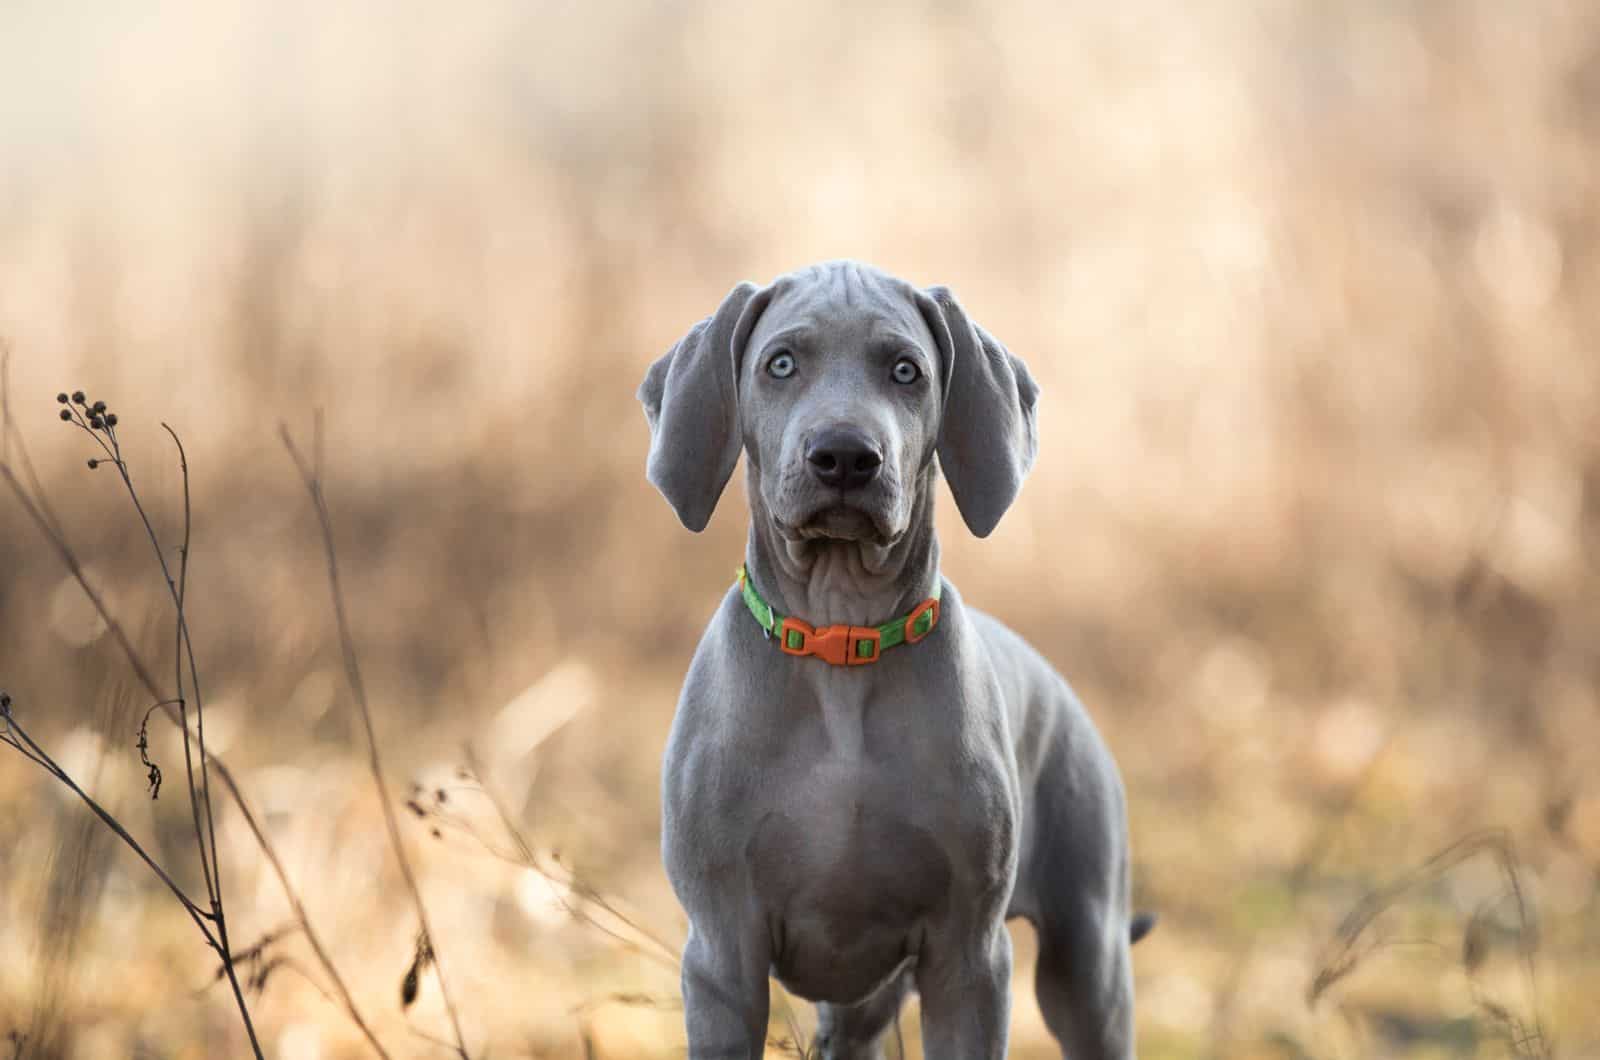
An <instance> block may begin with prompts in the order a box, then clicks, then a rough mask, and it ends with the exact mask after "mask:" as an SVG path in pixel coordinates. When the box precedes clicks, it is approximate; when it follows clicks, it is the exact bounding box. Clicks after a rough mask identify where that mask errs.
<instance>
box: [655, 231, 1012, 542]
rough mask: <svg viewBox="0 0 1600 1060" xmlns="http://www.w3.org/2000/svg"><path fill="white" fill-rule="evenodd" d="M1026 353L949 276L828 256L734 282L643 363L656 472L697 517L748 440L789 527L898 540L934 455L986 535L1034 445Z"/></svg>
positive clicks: (801, 532)
mask: <svg viewBox="0 0 1600 1060" xmlns="http://www.w3.org/2000/svg"><path fill="white" fill-rule="evenodd" d="M1037 397H1038V388H1037V387H1036V386H1035V385H1034V382H1033V378H1032V377H1031V376H1030V375H1029V374H1028V369H1027V366H1026V365H1024V364H1023V363H1022V361H1021V360H1019V359H1018V358H1016V357H1014V356H1012V355H1011V354H1010V353H1008V352H1007V351H1006V349H1005V347H1004V346H1001V345H1000V344H999V343H998V342H996V341H995V340H994V339H993V338H991V337H990V336H989V334H988V333H987V332H985V331H984V330H983V329H982V328H980V327H978V326H977V325H976V324H974V323H972V322H971V321H970V320H969V319H968V318H967V315H966V313H965V312H964V311H963V310H962V308H961V306H960V304H959V303H958V302H957V301H956V300H955V298H954V296H952V295H951V294H950V292H949V291H948V290H945V289H944V288H942V287H934V288H930V289H928V290H926V291H923V290H918V289H917V288H914V287H912V286H911V285H909V284H907V283H905V282H903V281H901V280H897V279H895V278H893V277H891V276H887V275H885V274H884V273H881V272H879V271H877V270H875V269H871V268H868V267H866V266H862V265H858V264H855V263H852V262H830V263H828V264H825V265H817V266H814V267H812V268H809V269H804V270H801V271H800V272H796V273H791V274H790V275H788V276H784V277H782V278H780V279H778V280H777V281H775V282H774V283H772V284H771V285H769V286H767V287H756V286H755V285H753V284H748V283H745V284H740V285H739V286H738V287H735V288H734V289H733V291H732V292H730V293H729V295H728V296H727V298H725V299H723V302H722V305H721V306H719V307H718V308H717V311H716V312H715V313H713V314H712V315H711V316H710V317H707V318H706V319H705V320H702V321H701V322H700V323H698V324H696V325H695V326H694V327H693V328H692V329H691V330H690V331H689V334H687V335H686V336H684V337H683V338H682V339H681V340H679V342H678V343H677V345H675V346H673V348H672V349H671V350H669V351H668V352H667V354H666V356H664V357H662V358H661V359H660V360H658V361H656V362H655V363H654V364H653V365H651V366H650V370H649V372H648V374H646V376H645V380H644V382H643V383H642V384H641V385H640V387H639V400H640V401H641V402H642V403H643V404H644V409H645V415H646V417H647V418H648V419H649V421H650V432H651V439H650V461H649V477H650V481H651V482H652V483H654V484H655V486H656V488H657V489H659V490H660V491H661V493H662V495H663V496H665V497H666V498H667V501H668V502H669V503H670V504H671V505H672V507H673V508H674V509H675V510H676V511H677V513H678V518H679V519H681V520H682V521H683V524H684V525H685V526H687V527H688V528H689V529H690V530H695V531H699V530H703V529H704V528H705V525H706V523H707V522H708V521H709V520H710V518H711V513H712V510H713V509H715V507H716V504H717V498H718V497H720V496H721V495H722V490H723V487H724V486H726V485H727V483H728V479H729V477H730V476H731V475H732V474H733V469H734V465H735V464H736V463H737V462H738V459H739V452H740V450H741V449H743V450H744V451H745V452H747V453H748V454H749V457H750V461H751V464H752V467H753V469H754V470H755V472H756V476H755V477H756V481H757V482H758V483H759V488H760V492H761V501H762V503H763V507H764V508H765V509H766V511H767V512H769V513H770V515H771V518H772V520H773V523H774V524H775V526H774V528H775V529H776V530H777V532H778V533H779V534H780V535H782V536H783V537H785V538H788V539H791V540H793V539H806V538H833V539H844V540H857V541H863V542H872V543H874V544H877V545H880V546H881V545H890V544H893V543H894V542H895V541H897V540H898V539H899V538H900V537H901V536H902V535H903V534H904V533H905V532H906V529H907V527H908V526H909V525H910V520H911V515H912V508H913V503H914V501H915V499H916V498H915V490H916V489H917V486H918V483H920V482H923V481H926V480H928V476H926V475H924V474H923V472H924V471H925V470H926V469H927V468H928V467H929V465H930V463H931V461H932V460H933V457H934V455H935V453H937V455H938V457H939V466H940V467H941V468H942V469H943V471H944V475H945V478H946V479H948V480H949V482H950V490H951V492H952V493H953V494H954V495H955V499H956V506H957V507H958V508H959V509H960V511H961V515H962V518H963V519H964V520H965V521H966V523H967V526H968V527H969V528H970V529H971V530H972V532H973V533H974V534H976V535H978V536H979V537H985V536H987V535H988V534H989V532H990V531H992V530H993V529H994V527H995V525H996V524H997V523H998V522H999V521H1000V517H1001V516H1002V515H1004V514H1005V511H1006V509H1007V508H1008V507H1010V505H1011V502H1012V501H1013V500H1014V499H1015V498H1016V495H1017V491H1018V490H1019V489H1020V488H1021V486H1022V480H1023V477H1024V476H1025V475H1026V474H1027V473H1028V469H1029V467H1031V466H1032V464H1033V458H1034V454H1035V452H1036V450H1037V448H1038V429H1037V421H1036V417H1035V403H1036V399H1037Z"/></svg>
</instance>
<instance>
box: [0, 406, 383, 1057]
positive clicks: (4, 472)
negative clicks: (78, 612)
mask: <svg viewBox="0 0 1600 1060" xmlns="http://www.w3.org/2000/svg"><path fill="white" fill-rule="evenodd" d="M4 429H5V431H6V433H7V436H8V437H9V436H10V435H11V434H13V433H15V427H14V426H13V425H12V424H11V421H10V419H9V416H7V417H6V418H5V422H4ZM15 441H16V455H17V460H18V462H19V463H20V465H21V467H22V468H23V471H24V473H25V474H26V475H27V477H28V481H29V483H30V484H31V486H32V489H31V490H30V489H29V488H28V486H25V485H24V484H23V482H22V481H21V480H20V479H19V478H18V477H17V475H16V473H15V471H13V469H12V467H11V465H10V464H9V463H5V462H0V479H4V481H5V483H6V485H7V486H8V487H9V489H10V491H11V493H12V495H13V496H14V497H15V498H16V499H17V501H18V503H20V504H21V505H22V508H23V511H24V512H25V513H26V514H27V515H28V517H29V519H31V520H32V521H33V523H34V525H35V526H37V527H38V529H39V532H40V533H41V534H42V535H43V537H44V539H45V540H46V541H47V542H48V543H49V544H50V545H51V547H52V548H53V549H54V550H55V552H56V555H57V557H58V558H59V559H60V560H61V563H62V565H63V566H65V567H66V569H67V572H68V574H70V575H71V576H72V579H73V580H74V581H75V582H76V583H77V584H78V587H79V588H80V589H82V590H83V593H84V595H85V596H86V597H87V598H88V600H89V602H90V604H91V605H92V606H93V607H94V609H95V613H96V614H97V615H99V617H100V619H101V620H102V621H103V622H105V624H106V629H107V631H108V632H109V633H110V634H111V637H112V640H113V641H114V642H115V643H116V645H117V646H118V647H119V648H120V649H121V651H122V654H123V656H124V658H125V659H126V660H127V662H128V665H129V667H130V668H131V669H132V670H133V673H134V676H135V677H136V678H137V679H138V681H139V683H140V684H141V685H142V686H143V687H144V689H145V691H146V692H147V693H148V694H149V696H150V698H151V699H153V700H157V701H161V700H165V699H166V698H167V697H166V696H165V695H164V694H163V692H162V689H161V688H160V686H159V685H158V684H157V682H156V680H155V676H154V674H153V672H152V671H151V669H150V667H149V666H148V665H147V664H146V663H145V661H144V658H143V657H142V656H141V655H140V654H139V651H138V649H136V648H135V647H134V645H133V641H132V640H131V638H129V636H128V633H127V630H126V629H125V628H124V627H123V625H122V623H121V622H120V621H119V620H118V619H117V617H116V616H115V615H114V614H112V612H111V609H110V607H108V606H107V604H106V602H105V599H104V597H103V596H101V594H100V593H99V591H98V590H96V589H95V587H94V585H93V583H91V582H90V581H89V579H88V576H87V574H86V573H85V571H84V569H83V564H82V562H81V561H80V560H79V559H78V556H77V553H76V552H75V551H74V550H73V548H72V545H71V544H70V542H69V541H68V540H67V536H66V532H65V530H64V529H63V528H62V524H61V522H60V520H59V519H57V518H56V516H55V513H54V512H53V511H52V510H51V509H50V506H49V500H48V495H47V494H46V493H45V490H44V488H43V486H42V484H41V483H40V481H39V476H38V473H37V471H36V470H35V468H34V466H33V460H32V458H31V456H30V455H29V452H28V448H27V445H26V444H25V443H24V441H23V439H22V438H21V436H20V435H18V436H17V437H16V439H15ZM159 705H160V706H161V707H162V712H163V713H164V714H165V715H166V716H167V718H168V720H169V721H171V722H172V723H173V724H174V725H178V726H179V727H180V728H183V729H184V730H185V731H186V732H187V725H186V724H185V723H184V719H183V717H182V715H181V714H180V713H179V712H178V710H177V709H175V704H173V703H171V702H166V703H160V704H159ZM201 757H202V759H203V761H204V762H206V763H207V764H208V766H209V767H210V768H211V769H213V770H215V771H216V774H217V777H218V779H220V780H221V781H222V785H223V787H224V788H225V789H227V792H228V795H229V797H230V798H231V799H232V800H233V802H234V804H235V806H237V807H238V810H239V814H240V816H241V817H242V818H243V820H244V822H245V825H246V827H248V828H249V830H250V834H251V836H253V837H254V839H255V841H256V845H257V847H258V848H259V849H260V850H261V853H262V855H263V856H264V857H265V858H266V859H267V864H268V865H270V866H271V868H272V871H273V875H274V876H276V877H277V880H278V885H279V887H280V888H281V889H282V891H283V894H284V897H285V898H286V899H287V900H288V902H289V905H290V908H291V910H292V911H293V913H294V917H295V919H296V921H298V922H299V924H300V927H301V930H302V931H304V933H305V937H306V941H307V942H308V943H309V944H310V946H311V949H312V952H313V953H314V954H315V955H316V958H317V961H318V963H319V964H320V965H321V966H322V969H323V971H324V973H326V975H327V976H328V979H329V981H330V982H331V983H332V984H333V987H334V990H335V991H336V993H337V994H338V996H339V998H340V1000H341V1002H342V1004H343V1007H344V1010H345V1013H346V1014H347V1015H348V1016H349V1017H350V1020H351V1022H352V1023H354V1024H355V1025H356V1028H357V1029H358V1030H360V1032H361V1034H362V1036H363V1037H364V1038H365V1039H366V1040H367V1043H368V1044H369V1045H370V1046H371V1047H372V1050H373V1052H374V1053H376V1054H377V1055H378V1056H379V1057H380V1058H382V1060H389V1053H388V1051H387V1050H386V1049H384V1047H383V1044H382V1043H381V1042H380V1041H379V1040H378V1037H377V1035H376V1034H375V1033H374V1032H373V1030H372V1028H371V1026H370V1025H369V1024H368V1023H367V1021H366V1019H365V1018H364V1017H363V1016H362V1015H361V1010H360V1009H359V1008H358V1007H357V1006H356V1003H355V998H354V997H353V996H352V995H351V993H350V989H349V987H348V986H347V985H346V984H345V982H344V978H343V977H342V976H341V975H340V974H339V970H338V967H337V966H336V965H335V964H334V963H333V959H332V957H331V956H330V955H329V953H328V950H327V947H326V946H325V945H324V944H323V942H322V938H321V936H320V935H318V934H317V932H316V929H315V928H314V927H313V926H312V923H311V917H310V914H309V913H308V912H307V910H306V907H305V902H304V901H303V900H302V899H301V898H300V895H299V892H298V891H297V890H296V889H295V887H294V884H293V883H292V882H291V881H290V879H289V874H288V871H287V870H286V869H285V868H284V865H283V860H282V859H281V858H280V857H279V856H278V852H277V850H276V849H275V848H274V847H273V845H272V843H271V841H270V840H269V839H268V838H267V835H266V832H265V831H264V830H263V829H262V827H261V823H260V821H259V820H258V819H257V817H256V815H255V813H254V812H253V811H252V810H251V809H250V804H249V802H248V801H247V800H246V799H245V797H244V792H243V790H242V789H241V788H240V787H239V783H238V781H237V779H235V777H234V775H233V771H232V770H230V769H229V768H228V766H227V763H225V762H224V761H223V760H222V759H221V758H219V757H217V756H216V755H215V754H213V753H212V752H210V751H209V750H206V751H204V752H203V753H202V756H201Z"/></svg>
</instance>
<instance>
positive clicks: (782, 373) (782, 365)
mask: <svg viewBox="0 0 1600 1060" xmlns="http://www.w3.org/2000/svg"><path fill="white" fill-rule="evenodd" d="M767 374H768V375H770V376H772V378H774V379H787V378H789V377H790V376H791V375H794V354H792V353H780V354H778V355H777V356H776V357H774V358H773V359H772V360H770V361H768V362H767Z"/></svg>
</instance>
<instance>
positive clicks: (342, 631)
mask: <svg viewBox="0 0 1600 1060" xmlns="http://www.w3.org/2000/svg"><path fill="white" fill-rule="evenodd" d="M278 433H279V435H280V436H281V437H282V439H283V445H284V448H285V449H286V450H288V453H289V458H290V459H291V460H292V461H294V466H295V470H296V471H298V472H299V474H300V479H301V482H302V483H303V484H304V485H305V488H306V492H307V493H308V494H309V495H310V497H311V506H312V509H313V511H314V512H315V514H316V517H317V526H318V528H319V529H320V530H321V532H322V548H323V556H324V558H325V559H326V561H327V569H328V588H329V591H330V593H331V594H332V596H333V614H334V621H335V623H336V624H337V626H338V633H339V648H340V652H341V654H342V655H343V657H344V672H345V678H346V680H347V681H348V682H349V684H350V692H351V695H352V696H353V697H354V699H355V701H356V708H357V709H358V710H359V711H360V714H361V723H362V726H363V728H364V729H365V730H366V736H367V765H368V767H369V768H370V770H371V772H372V782H373V785H374V786H375V787H376V788H377V790H378V801H379V804H380V805H381V806H382V808H383V820H384V825H385V826H386V827H387V828H388V831H389V844H390V846H392V847H393V848H394V856H395V860H396V861H397V862H398V863H399V865H400V874H401V876H402V877H404V879H405V883H406V888H407V890H409V891H410V892H411V901H412V904H413V905H414V906H415V907H416V913H417V921H418V922H419V923H420V924H421V925H422V932H423V934H424V935H425V936H426V937H427V939H428V942H429V944H430V945H432V946H433V948H434V953H435V955H436V956H435V960H434V962H433V974H434V976H435V978H437V979H438V981H439V995H440V997H441V998H442V999H443V1001H444V1007H445V1012H446V1013H447V1014H448V1015H449V1017H450V1028H451V1031H452V1032H453V1033H454V1035H455V1048H456V1052H457V1054H458V1055H460V1056H461V1057H463V1058H465V1057H467V1056H468V1053H467V1044H466V1038H465V1037H464V1036H463V1035H462V1033H461V1018H460V1016H459V1015H458V1014H457V1012H456V1006H455V1002H454V1001H453V1000H452V999H451V997H450V990H449V987H448V986H447V985H446V982H445V975H444V962H443V961H442V960H439V959H438V958H437V953H438V948H439V938H438V936H437V935H435V934H434V933H433V928H432V926H431V925H430V924H429V922H428V910H427V906H426V905H425V904H424V902H423V900H422V888H421V886H420V885H418V883H417V877H416V873H415V872H414V871H413V870H412V867H411V859H410V857H409V856H408V855H407V854H406V848H405V842H404V840H403V838H402V837H401V835H400V823H399V820H398V819H397V817H396V815H395V812H394V803H393V800H392V799H391V798H390V796H389V785H388V782H387V781H385V780H384V777H383V760H382V758H381V756H380V754H379V751H378V733H377V728H376V726H375V725H374V724H373V721H372V707H371V704H370V703H369V702H368V701H367V690H366V685H365V683H364V682H363V681H362V678H361V664H360V660H359V659H358V658H357V656H356V648H355V638H354V637H353V636H352V635H351V633H350V621H349V617H348V616H347V615H346V613H345V606H344V591H343V589H342V588H341V586H340V582H339V556H338V551H337V549H336V548H335V546H334V539H333V517H332V515H331V514H330V513H329V511H328V504H327V500H326V498H325V497H324V496H323V492H322V479H321V478H320V476H319V473H318V469H319V468H320V467H321V461H322V457H321V454H320V453H319V454H316V455H315V460H316V463H315V464H312V463H310V462H307V461H306V460H305V459H304V458H303V457H302V456H301V455H300V450H299V449H298V448H296V446H295V444H294V439H293V438H292V437H291V436H290V434H289V428H288V427H287V426H285V425H282V424H280V425H279V428H278ZM318 438H319V441H320V431H319V432H318Z"/></svg>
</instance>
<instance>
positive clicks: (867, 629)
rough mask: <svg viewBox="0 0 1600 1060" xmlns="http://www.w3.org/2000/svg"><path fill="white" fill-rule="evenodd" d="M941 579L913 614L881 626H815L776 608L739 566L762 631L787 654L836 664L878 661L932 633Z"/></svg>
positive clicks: (742, 590)
mask: <svg viewBox="0 0 1600 1060" xmlns="http://www.w3.org/2000/svg"><path fill="white" fill-rule="evenodd" d="M941 581H942V579H937V578H936V579H935V580H934V583H933V595H932V596H930V597H928V598H927V599H926V600H924V601H922V603H920V604H918V605H917V606H916V607H913V608H912V609H911V613H910V614H907V615H903V616H901V617H900V618H896V619H892V620H890V621H888V622H885V623H884V624H883V625H881V626H817V627H812V626H808V625H806V624H805V623H804V622H802V621H800V620H799V619H798V618H787V617H785V616H783V615H780V614H778V612H777V611H775V610H773V608H772V605H771V604H769V603H767V602H766V601H765V600H763V599H761V594H760V593H758V592H756V587H755V584H754V583H753V582H752V581H751V580H750V573H749V571H747V570H746V569H745V567H744V565H743V564H741V565H740V566H739V593H740V595H742V596H743V597H744V605H745V606H746V607H748V608H749V609H750V614H752V615H754V616H755V620H756V623H757V625H759V626H760V627H761V631H762V632H763V633H765V634H766V635H767V636H768V637H772V636H776V637H777V638H778V647H779V648H781V649H783V652H784V654H786V655H815V656H817V657H818V658H820V659H822V660H823V661H824V662H828V663H832V664H833V665H834V666H860V665H863V664H865V663H875V662H877V661H878V656H879V655H881V654H882V653H883V652H884V650H885V649H888V648H893V647H895V646H896V645H898V644H915V643H916V642H917V641H919V640H921V639H922V638H923V637H926V636H927V635H928V634H929V633H932V632H933V627H934V626H936V625H938V624H939V589H940V585H941Z"/></svg>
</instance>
